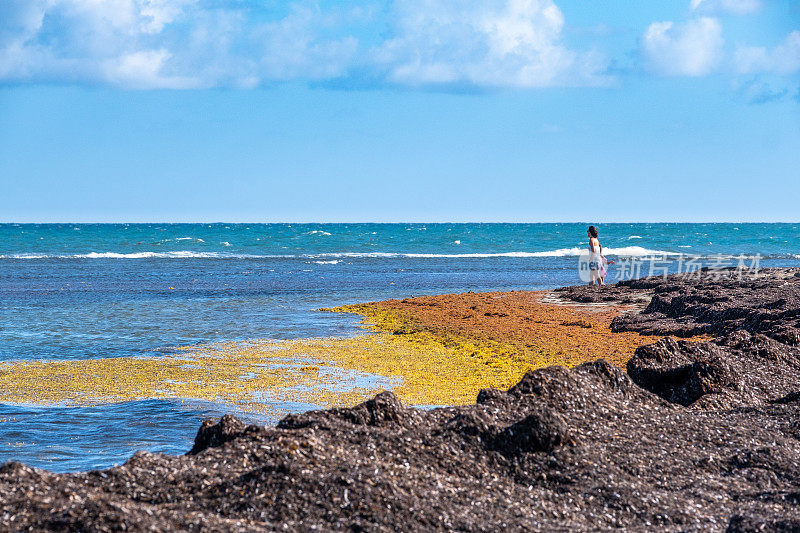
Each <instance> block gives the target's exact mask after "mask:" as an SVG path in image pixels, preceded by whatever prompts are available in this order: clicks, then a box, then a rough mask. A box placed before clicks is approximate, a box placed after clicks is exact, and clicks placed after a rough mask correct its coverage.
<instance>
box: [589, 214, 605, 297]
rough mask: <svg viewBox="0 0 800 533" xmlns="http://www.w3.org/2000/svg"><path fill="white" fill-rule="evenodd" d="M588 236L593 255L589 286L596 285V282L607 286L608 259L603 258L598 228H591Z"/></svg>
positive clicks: (590, 265) (590, 263)
mask: <svg viewBox="0 0 800 533" xmlns="http://www.w3.org/2000/svg"><path fill="white" fill-rule="evenodd" d="M586 234H587V235H588V236H589V251H590V252H591V254H592V255H591V257H590V259H589V273H590V281H589V285H594V284H595V281H596V282H597V284H598V285H605V284H606V259H605V257H603V246H602V245H601V244H600V239H598V238H597V235H598V234H597V228H595V227H594V226H589V229H588V230H587V231H586Z"/></svg>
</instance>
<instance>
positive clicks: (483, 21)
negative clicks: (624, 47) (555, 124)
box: [374, 0, 607, 87]
mask: <svg viewBox="0 0 800 533" xmlns="http://www.w3.org/2000/svg"><path fill="white" fill-rule="evenodd" d="M392 20H393V29H394V35H393V37H392V38H390V39H388V40H387V41H386V42H385V43H384V44H383V45H382V46H380V47H379V48H378V49H377V50H376V51H375V56H374V57H375V59H376V61H377V62H378V63H380V64H383V65H385V66H386V68H387V71H388V76H389V79H391V80H392V81H394V82H396V83H401V84H409V85H427V84H466V85H476V86H489V87H508V86H510V87H543V86H553V85H597V84H602V83H605V82H606V81H607V79H606V78H605V76H604V75H603V71H604V70H605V66H606V65H605V63H604V61H603V59H602V58H600V57H599V56H598V55H596V54H591V53H584V54H580V53H576V52H574V51H572V50H569V49H568V48H567V47H566V46H564V45H563V44H561V42H560V38H561V32H562V29H563V27H564V16H563V14H562V13H561V11H560V10H559V9H558V7H557V6H556V5H555V4H554V3H553V2H552V1H551V0H484V1H479V0H476V1H463V2H460V3H459V5H458V7H454V5H453V3H452V2H449V1H447V0H398V1H397V2H395V5H394V13H393V17H392Z"/></svg>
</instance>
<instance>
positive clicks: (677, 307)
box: [558, 268, 800, 408]
mask: <svg viewBox="0 0 800 533" xmlns="http://www.w3.org/2000/svg"><path fill="white" fill-rule="evenodd" d="M603 289H607V290H605V291H604V290H603ZM558 292H559V293H560V294H561V295H562V297H565V298H567V299H570V300H575V301H599V300H600V298H605V299H606V300H604V301H631V300H634V299H635V298H636V297H637V296H636V295H638V297H639V298H644V297H649V302H648V303H647V305H646V307H645V308H644V309H643V310H642V311H641V312H639V313H627V314H624V315H622V316H619V317H617V318H615V319H614V320H613V321H612V322H611V329H612V330H614V331H636V332H639V333H642V334H646V335H657V336H667V335H669V336H672V337H678V338H680V337H692V336H697V335H703V336H706V337H710V338H711V339H712V340H710V341H708V342H700V343H698V342H695V341H692V342H687V341H679V340H677V341H676V340H675V339H674V338H667V337H665V338H662V339H660V340H658V341H657V342H655V343H654V344H651V345H647V346H642V347H640V348H638V349H637V350H636V352H635V354H634V356H633V358H631V360H630V361H629V362H628V364H627V370H628V374H629V375H630V377H631V378H632V379H633V380H634V382H636V383H637V384H639V385H640V386H642V387H644V388H645V389H647V390H649V391H651V392H654V393H656V394H658V395H659V396H661V397H662V398H664V399H666V400H668V401H670V402H674V403H678V404H681V405H684V406H690V407H693V408H729V407H734V406H745V405H751V406H752V405H762V404H764V403H769V402H772V401H776V400H778V399H780V398H782V397H784V396H785V395H787V394H791V393H793V392H796V391H797V390H799V389H800V269H796V268H789V269H765V270H762V271H761V272H760V273H759V275H758V276H756V277H749V276H743V277H740V276H738V275H737V273H736V271H733V270H727V271H722V272H719V271H717V272H709V271H705V272H700V273H698V274H697V275H696V276H694V277H686V276H675V275H673V276H668V277H654V278H643V279H639V280H632V281H625V282H621V283H618V284H617V285H614V286H610V287H607V288H600V287H590V286H586V287H568V288H565V289H560V290H559V291H558Z"/></svg>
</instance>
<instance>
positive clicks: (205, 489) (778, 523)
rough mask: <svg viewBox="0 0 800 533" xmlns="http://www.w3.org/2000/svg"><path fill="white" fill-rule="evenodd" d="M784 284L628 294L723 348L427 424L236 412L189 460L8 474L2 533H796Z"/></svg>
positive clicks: (362, 414)
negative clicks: (252, 420) (245, 416)
mask: <svg viewBox="0 0 800 533" xmlns="http://www.w3.org/2000/svg"><path fill="white" fill-rule="evenodd" d="M786 274H787V272H786V271H779V272H777V273H773V274H765V276H764V277H763V278H761V279H760V280H759V281H760V282H763V283H766V286H764V288H765V291H764V293H763V296H762V297H759V296H758V295H754V294H749V293H752V292H753V291H754V290H755V288H754V286H750V289H749V290H748V289H746V287H748V285H747V283H749V282H739V281H738V280H737V281H734V280H732V279H729V280H722V281H715V282H714V283H716V285H715V286H714V288H711V287H710V286H706V287H703V288H701V287H699V286H698V287H695V286H693V285H691V284H683V285H680V287H681V289H680V290H674V291H673V290H670V289H669V287H670V283H672V282H673V281H674V282H675V283H677V284H682V283H683V281H678V280H669V279H667V280H657V281H656V280H649V281H647V280H645V281H643V282H642V283H645V284H649V285H650V286H648V287H646V288H644V287H643V288H640V289H636V288H635V287H632V286H622V287H614V288H613V290H614V291H617V292H620V293H625V292H627V293H629V296H630V298H631V299H632V300H634V299H636V298H639V297H640V296H641V294H645V293H646V294H647V295H648V298H652V300H651V301H650V304H648V306H647V308H646V310H645V311H644V312H642V313H641V316H642V318H641V319H639V318H635V316H634V315H629V316H628V317H625V319H624V320H621V321H620V327H630V328H636V327H641V328H643V329H644V328H657V329H659V330H662V329H663V333H659V335H662V334H663V335H673V336H676V337H680V336H681V335H677V334H675V333H674V332H673V333H671V332H670V331H669V330H668V329H667V328H668V327H673V328H675V329H677V330H680V331H684V330H683V329H681V328H684V327H685V328H687V329H686V331H688V330H691V328H704V331H705V334H707V335H713V340H711V341H706V342H703V343H697V342H691V341H683V340H676V339H674V338H665V339H658V337H654V339H653V340H654V344H653V345H651V346H645V347H642V348H640V351H639V352H638V353H637V354H636V356H635V357H634V358H633V359H632V360H631V364H630V365H629V367H628V372H627V373H626V372H624V371H622V370H621V369H619V368H617V367H615V366H613V365H611V364H609V363H607V362H605V361H603V360H599V361H595V362H590V363H584V364H582V365H579V366H577V367H575V368H573V369H570V370H567V369H565V368H563V367H549V368H545V369H541V370H537V371H534V372H530V373H528V374H527V375H526V376H525V377H524V378H523V379H522V380H521V381H520V382H519V383H518V384H516V385H515V386H513V387H511V388H510V389H509V390H508V391H501V390H496V389H485V390H483V391H481V392H480V394H479V395H478V397H477V401H476V403H475V404H473V405H467V406H460V407H447V408H439V409H433V410H427V411H425V410H419V409H413V408H408V407H405V406H403V405H402V404H401V403H400V401H399V400H398V399H397V397H396V396H394V395H393V394H392V393H389V392H384V393H381V394H379V395H377V396H376V397H375V398H374V399H372V400H369V401H367V402H365V403H363V404H361V405H359V406H356V407H353V408H348V409H331V410H325V411H312V412H308V413H304V414H299V415H292V416H289V417H287V418H285V419H283V420H282V421H281V422H280V423H279V424H278V426H277V427H274V428H265V427H257V426H248V425H246V424H244V423H242V422H241V421H239V420H237V419H235V418H233V417H231V416H225V417H223V418H222V419H221V420H219V421H217V422H206V423H204V424H203V426H202V427H201V428H200V430H199V432H198V435H197V438H196V441H195V445H194V447H193V449H192V450H191V452H190V453H189V454H187V455H185V456H168V455H160V454H149V453H144V452H140V453H137V454H136V455H134V457H133V458H131V459H130V460H129V461H128V462H127V463H125V464H124V465H121V466H118V467H115V468H111V469H108V470H104V471H96V472H87V473H77V474H52V473H49V472H46V471H44V470H37V469H32V468H29V467H26V466H24V465H21V464H19V463H7V464H6V465H4V466H2V467H0V524H2V527H0V529H3V530H61V531H71V530H84V531H112V530H114V531H117V530H134V531H161V530H171V529H175V530H196V531H200V530H203V531H259V530H264V531H273V530H281V531H295V530H303V531H307V530H324V531H328V530H351V531H395V530H407V531H412V530H414V531H417V530H450V529H457V530H468V531H497V530H512V531H519V530H526V531H528V530H531V531H589V530H607V529H616V528H625V529H627V530H641V531H645V530H646V531H652V530H658V531H732V532H733V531H800V381H798V380H797V375H796V373H792V372H796V369H797V353H796V351H795V349H796V347H797V346H796V344H791V342H790V341H791V338H792V337H791V331H792V328H793V327H794V325H793V324H795V322H793V320H794V317H796V316H797V314H796V313H795V314H793V313H792V310H791V305H793V303H792V302H794V301H795V300H793V296H792V294H794V293H793V291H794V289H795V287H796V285H795V284H796V283H798V282H797V281H794V279H792V277H791V276H789V277H787V276H786ZM791 274H792V275H793V273H791ZM770 280H772V281H770ZM783 282H786V284H785V285H784V284H783ZM740 283H744V284H745V285H743V286H742V285H740ZM631 285H633V284H631ZM781 287H782V289H781V290H779V289H780V288H781ZM637 290H638V291H640V292H639V295H637V294H635V293H636V291H637ZM584 291H585V290H584ZM584 291H582V290H580V289H576V290H575V291H574V294H575V295H576V297H582V296H581V294H583V293H584ZM726 291H729V292H728V295H734V294H735V295H737V296H736V297H735V298H734V297H731V299H730V300H724V299H723V298H724V296H725V294H726ZM705 293H710V296H703V294H705ZM585 294H589V292H588V291H587V292H585ZM655 295H660V300H659V302H658V303H656V304H655V305H654V304H653V300H655ZM781 295H784V296H781ZM673 300H675V301H674V303H671V302H672V301H673ZM759 302H761V303H759ZM778 302H780V303H778ZM702 306H706V309H707V312H704V311H703V310H702V309H701V308H700V307H702ZM795 311H797V309H795ZM760 313H761V315H759V314H760ZM782 313H783V314H782ZM646 315H652V316H646ZM759 316H761V318H759ZM781 316H783V317H784V318H785V319H786V321H784V322H782V321H781V320H782V319H781V318H780V317H781ZM716 322H726V323H724V324H716V325H715V323H716ZM787 324H788V326H787ZM707 328H712V329H713V331H712V329H707ZM793 369H794V370H793Z"/></svg>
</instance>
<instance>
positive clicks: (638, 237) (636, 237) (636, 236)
mask: <svg viewBox="0 0 800 533" xmlns="http://www.w3.org/2000/svg"><path fill="white" fill-rule="evenodd" d="M641 238H642V237H641V236H639V235H631V236H630V237H628V240H629V241H630V240H633V239H641Z"/></svg>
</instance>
